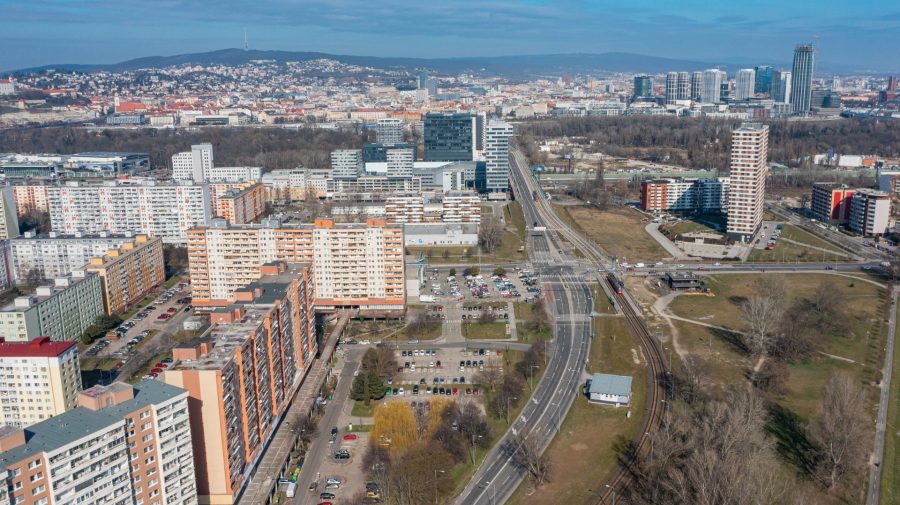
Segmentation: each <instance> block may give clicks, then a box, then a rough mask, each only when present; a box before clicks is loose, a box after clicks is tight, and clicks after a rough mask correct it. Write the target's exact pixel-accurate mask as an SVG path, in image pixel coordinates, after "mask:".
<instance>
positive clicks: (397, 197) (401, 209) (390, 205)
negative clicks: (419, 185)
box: [384, 193, 425, 223]
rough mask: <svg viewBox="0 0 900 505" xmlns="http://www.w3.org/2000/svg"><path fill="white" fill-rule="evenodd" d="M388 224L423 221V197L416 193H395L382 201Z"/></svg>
mask: <svg viewBox="0 0 900 505" xmlns="http://www.w3.org/2000/svg"><path fill="white" fill-rule="evenodd" d="M384 217H385V220H387V222H388V223H421V222H422V221H424V220H425V197H424V196H422V195H421V194H418V193H395V194H393V195H391V196H388V197H387V198H386V199H385V200H384Z"/></svg>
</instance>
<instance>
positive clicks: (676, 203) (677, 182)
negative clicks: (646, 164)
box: [640, 177, 730, 213]
mask: <svg viewBox="0 0 900 505" xmlns="http://www.w3.org/2000/svg"><path fill="white" fill-rule="evenodd" d="M729 190H730V179H729V178H728V177H718V178H715V179H653V180H648V181H643V182H642V183H641V196H640V198H641V209H642V210H644V211H646V212H655V213H664V212H691V213H694V212H696V213H711V212H722V211H725V210H727V208H728V193H729Z"/></svg>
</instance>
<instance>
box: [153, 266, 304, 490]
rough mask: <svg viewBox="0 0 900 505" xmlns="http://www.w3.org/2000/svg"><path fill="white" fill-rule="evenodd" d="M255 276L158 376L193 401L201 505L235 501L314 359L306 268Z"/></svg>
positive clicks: (283, 268)
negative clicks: (182, 389)
mask: <svg viewBox="0 0 900 505" xmlns="http://www.w3.org/2000/svg"><path fill="white" fill-rule="evenodd" d="M259 270H260V275H261V277H260V279H259V281H256V282H253V283H250V284H248V285H247V286H245V287H244V288H242V289H239V290H236V291H235V293H234V298H233V300H232V303H231V304H229V305H228V306H227V307H222V308H219V309H217V310H215V311H214V312H213V313H212V314H211V315H210V321H211V322H212V323H213V325H212V326H211V327H210V328H209V330H207V332H206V333H205V334H204V335H203V336H201V337H200V338H198V339H197V340H195V341H194V342H190V343H187V344H184V345H182V346H180V347H177V348H175V349H174V351H173V358H174V359H175V362H174V364H173V365H172V366H171V367H169V369H167V370H166V371H164V372H163V373H162V374H161V375H160V380H163V381H164V382H166V383H167V384H171V385H173V386H177V387H180V388H184V389H187V391H188V395H189V397H190V398H191V401H190V419H191V432H192V435H193V441H194V453H195V455H196V457H195V464H196V469H197V470H196V473H197V488H198V494H199V496H200V502H201V503H206V504H216V505H230V504H232V503H234V502H235V499H236V497H237V496H239V495H240V493H241V492H242V490H243V488H244V486H245V485H246V484H247V479H246V477H247V475H248V471H249V470H250V469H252V468H253V467H254V466H255V465H256V464H257V462H258V460H259V458H260V456H261V455H262V452H263V449H264V448H265V446H266V444H267V443H268V442H269V439H270V438H271V437H272V436H273V435H274V430H275V427H276V426H278V423H279V421H280V419H281V417H282V416H283V415H284V413H285V412H286V411H287V408H288V406H289V405H290V402H291V399H292V398H293V397H294V395H295V393H296V392H297V390H298V388H299V387H300V384H301V383H302V381H303V378H304V377H305V375H306V373H307V372H308V371H309V369H310V368H311V365H312V361H313V360H314V359H315V354H316V350H317V344H316V338H315V316H314V307H313V295H312V290H313V282H312V277H313V272H312V269H311V267H310V265H308V264H290V265H289V264H286V263H279V262H276V263H270V264H267V265H263V266H262V267H261V268H260V269H259Z"/></svg>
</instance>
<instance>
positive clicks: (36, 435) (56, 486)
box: [0, 380, 197, 505]
mask: <svg viewBox="0 0 900 505" xmlns="http://www.w3.org/2000/svg"><path fill="white" fill-rule="evenodd" d="M77 402H78V407H76V408H74V409H72V410H69V411H68V412H65V413H63V414H60V415H58V416H55V417H51V418H50V419H47V420H45V421H42V422H39V423H37V424H34V425H31V426H28V427H26V428H24V429H15V428H11V427H5V428H0V449H2V450H0V469H3V470H5V472H4V473H5V480H4V481H3V482H0V486H2V487H4V488H8V489H9V490H10V496H9V499H10V503H16V504H19V505H49V504H76V503H77V504H85V503H92V504H93V503H95V504H98V505H99V504H104V505H151V504H158V505H196V504H197V484H196V477H195V475H194V453H193V447H192V438H191V429H190V423H189V418H188V415H189V414H188V403H187V402H188V396H187V391H185V390H183V389H181V388H176V387H174V386H170V385H168V384H165V383H163V382H160V381H155V380H145V381H143V382H141V383H139V384H137V385H136V386H131V385H128V384H125V383H122V382H117V383H114V384H112V385H110V386H94V387H92V388H90V389H87V390H85V391H83V392H81V393H80V394H79V395H78V398H77Z"/></svg>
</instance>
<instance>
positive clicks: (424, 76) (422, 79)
mask: <svg viewBox="0 0 900 505" xmlns="http://www.w3.org/2000/svg"><path fill="white" fill-rule="evenodd" d="M418 84H419V89H428V71H427V70H419V83H418Z"/></svg>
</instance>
